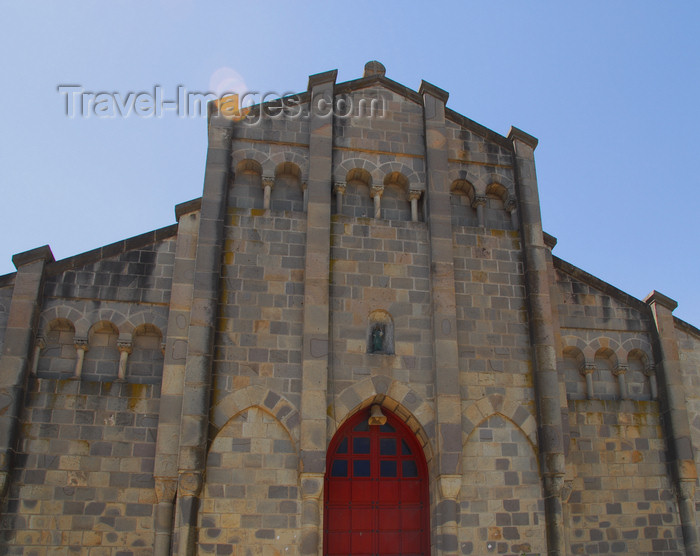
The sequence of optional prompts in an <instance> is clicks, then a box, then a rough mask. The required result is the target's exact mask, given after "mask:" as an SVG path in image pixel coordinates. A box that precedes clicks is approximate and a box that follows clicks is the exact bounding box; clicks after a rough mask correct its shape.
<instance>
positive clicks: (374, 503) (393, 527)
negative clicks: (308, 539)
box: [323, 407, 430, 556]
mask: <svg viewBox="0 0 700 556" xmlns="http://www.w3.org/2000/svg"><path fill="white" fill-rule="evenodd" d="M382 412H383V414H384V416H385V417H386V422H385V423H384V424H381V425H380V424H376V425H370V422H369V418H370V413H371V408H369V407H368V408H365V409H363V410H361V411H358V412H357V413H356V414H355V415H354V416H353V417H351V418H350V419H348V421H346V422H345V424H344V425H343V426H342V427H341V428H340V429H339V430H338V432H337V433H336V434H335V436H334V437H333V440H332V441H331V444H330V446H329V449H328V456H327V459H326V479H325V489H324V520H323V523H324V537H323V540H324V542H323V545H324V549H323V553H324V554H326V555H328V556H332V555H341V554H342V555H346V554H358V555H364V554H373V555H374V554H377V555H379V554H429V553H430V526H429V514H428V512H429V500H428V470H427V465H426V462H425V456H424V454H423V450H422V449H421V447H420V444H419V443H418V441H417V439H416V436H415V435H414V434H413V432H412V431H411V430H410V429H409V428H408V427H407V426H406V424H405V423H404V422H403V421H401V420H400V419H399V418H398V417H396V416H395V415H394V414H393V413H391V412H390V411H388V410H387V409H386V408H383V409H382Z"/></svg>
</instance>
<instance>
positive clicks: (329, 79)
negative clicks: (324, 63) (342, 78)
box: [307, 69, 338, 91]
mask: <svg viewBox="0 0 700 556" xmlns="http://www.w3.org/2000/svg"><path fill="white" fill-rule="evenodd" d="M337 77H338V70H337V69H334V70H330V71H324V72H321V73H315V74H314V75H309V85H308V87H307V89H308V90H309V91H310V90H311V89H313V88H314V87H316V86H318V85H323V84H324V83H335V80H336V78H337Z"/></svg>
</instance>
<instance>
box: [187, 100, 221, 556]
mask: <svg viewBox="0 0 700 556" xmlns="http://www.w3.org/2000/svg"><path fill="white" fill-rule="evenodd" d="M230 126H231V122H230V121H229V120H228V119H227V118H225V117H224V116H221V115H219V114H218V113H212V114H211V115H210V117H209V147H208V149H207V163H206V169H205V174H204V194H203V196H202V208H201V210H200V218H199V232H198V238H197V253H196V255H195V261H194V276H193V280H194V289H193V290H192V306H191V307H192V308H191V311H190V318H189V327H188V330H187V358H186V360H185V373H184V385H183V388H182V416H181V419H180V446H179V457H178V468H179V472H180V477H185V478H186V479H187V481H188V482H187V484H188V485H189V481H190V478H191V476H193V475H197V474H199V475H198V476H199V477H200V483H201V473H202V472H203V470H204V469H206V464H207V462H206V455H207V435H208V430H209V409H210V407H209V404H210V393H211V374H212V361H213V356H214V336H215V333H216V317H217V309H218V301H219V282H220V272H221V256H222V248H223V243H224V241H223V240H224V216H225V214H226V202H227V194H228V178H229V169H230V166H231V159H230V156H231V130H230ZM200 486H201V485H200ZM180 491H182V480H181V481H180ZM198 495H199V491H198V490H197V491H196V492H195V493H194V494H192V495H189V494H188V496H190V497H191V498H193V499H186V500H180V498H179V497H178V502H177V506H178V511H177V515H176V524H177V527H178V534H179V540H178V542H179V554H180V556H191V555H192V554H194V550H195V547H194V545H193V544H191V542H192V539H193V538H194V535H195V531H196V527H195V524H196V522H197V513H196V512H197V503H196V497H197V496H198Z"/></svg>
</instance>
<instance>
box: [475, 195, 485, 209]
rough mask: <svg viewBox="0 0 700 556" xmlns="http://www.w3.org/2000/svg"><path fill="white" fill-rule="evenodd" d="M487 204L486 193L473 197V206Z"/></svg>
mask: <svg viewBox="0 0 700 556" xmlns="http://www.w3.org/2000/svg"><path fill="white" fill-rule="evenodd" d="M485 205H486V195H475V196H474V198H473V199H472V207H473V208H477V207H483V206H485Z"/></svg>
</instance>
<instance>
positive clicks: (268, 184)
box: [262, 176, 275, 210]
mask: <svg viewBox="0 0 700 556" xmlns="http://www.w3.org/2000/svg"><path fill="white" fill-rule="evenodd" d="M274 185H275V178H271V177H269V176H264V177H263V179H262V186H263V208H264V209H265V210H268V209H269V208H270V194H271V192H272V188H273V187H274Z"/></svg>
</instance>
